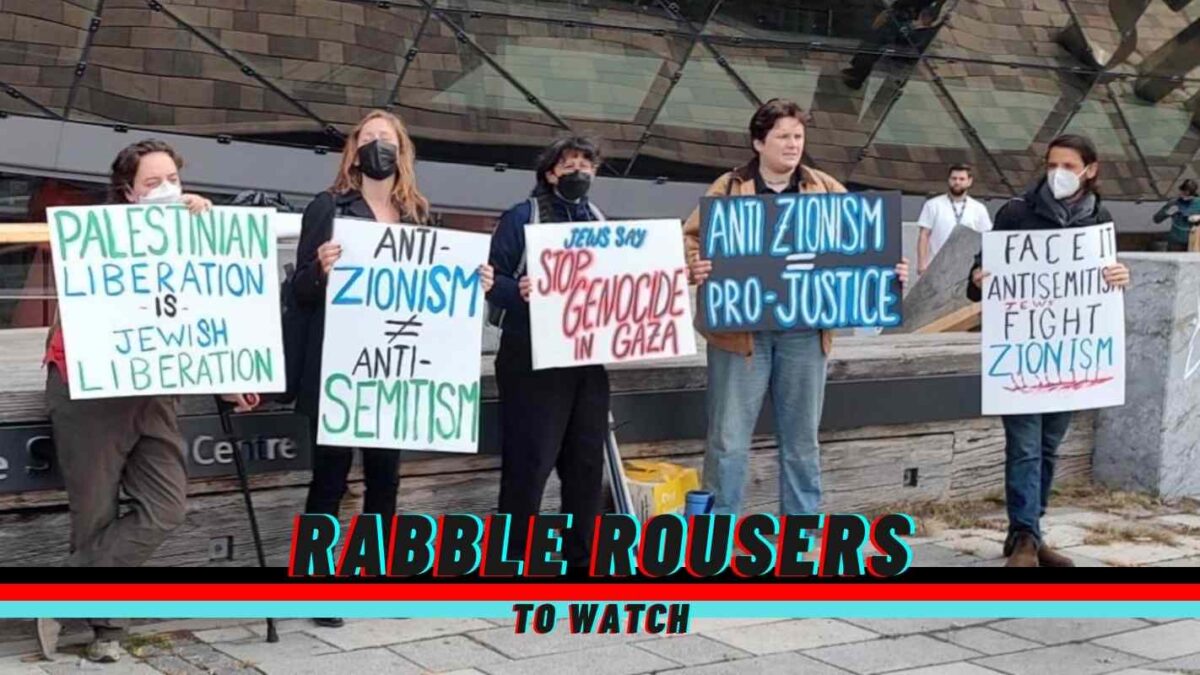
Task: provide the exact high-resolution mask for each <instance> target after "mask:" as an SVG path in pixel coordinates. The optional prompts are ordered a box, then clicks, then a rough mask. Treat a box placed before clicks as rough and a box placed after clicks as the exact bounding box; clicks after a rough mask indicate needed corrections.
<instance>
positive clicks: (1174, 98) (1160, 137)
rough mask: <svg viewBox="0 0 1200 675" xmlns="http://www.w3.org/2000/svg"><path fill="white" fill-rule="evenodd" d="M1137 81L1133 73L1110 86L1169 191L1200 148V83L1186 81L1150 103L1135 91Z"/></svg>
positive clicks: (1162, 186)
mask: <svg viewBox="0 0 1200 675" xmlns="http://www.w3.org/2000/svg"><path fill="white" fill-rule="evenodd" d="M1134 82H1135V80H1134V78H1132V77H1127V78H1121V79H1118V80H1116V81H1114V82H1112V83H1110V84H1109V89H1110V90H1111V91H1112V92H1113V95H1114V96H1115V98H1116V102H1117V106H1118V107H1119V108H1120V109H1121V112H1122V113H1123V114H1124V116H1125V121H1126V123H1127V124H1128V125H1129V129H1130V131H1131V132H1132V134H1133V138H1134V139H1135V140H1136V141H1137V143H1138V147H1139V148H1140V149H1141V151H1142V154H1143V155H1145V157H1146V162H1147V163H1148V164H1149V165H1150V171H1151V174H1152V175H1153V176H1154V181H1155V183H1156V184H1157V186H1158V188H1159V190H1160V191H1161V192H1163V193H1170V192H1172V191H1173V190H1174V187H1173V183H1174V181H1175V178H1176V176H1178V175H1179V172H1180V170H1181V169H1182V168H1183V167H1185V166H1186V165H1187V164H1188V162H1190V161H1191V159H1192V157H1194V156H1195V155H1196V152H1197V151H1198V150H1200V131H1198V130H1197V128H1196V126H1195V115H1196V111H1197V110H1198V109H1200V83H1196V82H1185V83H1183V85H1182V86H1179V87H1177V88H1173V89H1172V90H1171V93H1170V94H1168V95H1167V96H1166V97H1164V98H1163V99H1162V100H1160V101H1159V102H1158V103H1150V102H1148V101H1146V100H1145V99H1143V98H1142V97H1140V96H1138V95H1137V94H1136V93H1135V86H1134Z"/></svg>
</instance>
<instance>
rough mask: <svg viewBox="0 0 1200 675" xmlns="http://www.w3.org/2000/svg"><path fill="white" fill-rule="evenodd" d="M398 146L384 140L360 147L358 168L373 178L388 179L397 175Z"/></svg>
mask: <svg viewBox="0 0 1200 675" xmlns="http://www.w3.org/2000/svg"><path fill="white" fill-rule="evenodd" d="M396 150H397V148H396V146H394V145H392V144H391V143H387V142H384V141H371V142H370V143H367V144H366V145H364V146H362V147H360V148H359V149H358V169H359V171H362V172H363V175H364V176H366V177H367V178H371V179H373V180H386V179H388V178H391V177H392V176H394V175H396Z"/></svg>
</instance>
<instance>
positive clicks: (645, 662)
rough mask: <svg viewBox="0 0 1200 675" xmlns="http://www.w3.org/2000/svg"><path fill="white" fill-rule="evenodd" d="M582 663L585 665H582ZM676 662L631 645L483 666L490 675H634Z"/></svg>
mask: <svg viewBox="0 0 1200 675" xmlns="http://www.w3.org/2000/svg"><path fill="white" fill-rule="evenodd" d="M583 664H586V666H584V665H583ZM675 666H676V664H675V663H672V662H671V661H668V660H666V659H664V658H662V657H660V656H655V655H653V654H650V653H648V652H644V651H642V650H640V649H638V648H637V647H634V646H633V645H612V646H608V647H598V648H596V649H587V650H583V651H577V652H567V653H562V654H548V655H546V656H536V657H534V658H531V659H524V660H521V661H509V662H508V663H500V664H492V665H490V666H483V667H482V669H483V671H484V672H486V673H488V674H489V675H562V673H577V672H581V669H582V672H585V673H587V675H634V673H649V672H658V671H663V670H667V669H669V668H674V667H675Z"/></svg>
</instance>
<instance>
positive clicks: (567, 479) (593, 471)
mask: <svg viewBox="0 0 1200 675" xmlns="http://www.w3.org/2000/svg"><path fill="white" fill-rule="evenodd" d="M599 167H600V150H599V148H598V147H597V146H596V143H595V142H593V141H592V140H590V139H587V138H581V137H569V138H563V139H560V140H558V141H556V142H555V143H554V144H552V145H551V146H550V147H549V148H547V149H546V150H545V151H544V152H543V153H542V155H541V157H540V158H539V159H538V163H537V185H536V186H535V187H534V189H533V193H532V194H531V195H530V197H529V198H528V199H526V200H523V201H521V202H519V203H517V204H516V205H515V206H513V207H512V208H510V209H509V210H508V211H505V212H504V214H503V215H501V216H500V222H499V223H498V224H497V225H496V232H495V234H493V235H492V252H491V256H490V258H491V263H492V265H494V266H495V268H496V286H495V288H494V289H493V290H492V292H491V293H490V294H489V295H488V300H489V301H490V302H492V303H493V305H494V306H495V308H496V309H497V310H498V311H499V312H502V314H501V315H500V316H493V317H492V321H493V322H494V323H499V324H500V326H501V328H503V331H504V332H503V333H502V335H501V338H500V351H499V352H498V353H497V354H496V384H497V385H498V387H499V389H500V424H501V429H502V431H501V439H502V441H501V442H502V449H501V454H502V457H503V460H502V461H503V463H502V465H501V472H500V506H499V511H500V513H507V514H511V516H512V521H511V528H512V529H511V531H510V533H509V549H508V550H509V559H511V560H521V559H523V558H524V557H525V541H526V538H527V535H528V529H529V517H530V516H532V515H534V514H536V513H537V512H538V510H539V507H540V506H541V503H542V493H543V492H544V491H545V489H546V481H547V480H548V479H549V478H550V472H551V471H553V470H557V471H558V479H559V482H560V483H561V485H562V509H561V511H562V513H568V514H571V516H572V526H571V528H570V529H569V530H568V531H567V533H566V535H565V536H564V537H563V557H564V559H565V560H566V561H567V564H568V565H570V566H572V567H582V566H584V565H586V564H587V562H588V559H589V555H590V551H591V540H592V531H593V526H594V524H595V520H596V516H597V515H598V514H599V513H600V506H601V499H602V487H603V483H602V479H603V475H604V441H605V438H606V437H607V435H608V395H609V390H608V373H607V371H605V369H604V366H598V365H589V366H576V367H572V368H551V369H547V370H534V369H533V347H532V343H531V340H530V325H529V295H530V292H531V290H532V286H531V283H530V280H529V277H528V276H527V275H526V274H525V271H526V267H527V264H526V259H525V226H526V225H529V224H537V223H563V222H576V221H596V220H604V216H603V214H602V213H600V210H599V209H597V208H596V207H595V206H594V205H593V204H592V203H591V202H590V201H589V200H588V190H589V189H590V188H591V185H592V179H593V178H595V176H596V171H597V169H599Z"/></svg>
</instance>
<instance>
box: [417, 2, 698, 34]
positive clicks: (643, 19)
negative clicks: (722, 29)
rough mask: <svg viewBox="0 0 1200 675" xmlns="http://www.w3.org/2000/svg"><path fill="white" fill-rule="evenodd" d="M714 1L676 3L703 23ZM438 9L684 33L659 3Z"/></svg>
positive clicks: (498, 4) (515, 4) (689, 16)
mask: <svg viewBox="0 0 1200 675" xmlns="http://www.w3.org/2000/svg"><path fill="white" fill-rule="evenodd" d="M711 3H712V0H676V4H677V6H678V7H679V11H680V13H681V14H682V15H683V16H684V18H686V19H688V20H690V21H703V20H704V17H705V16H707V9H708V6H709V5H710V4H711ZM434 5H435V6H436V7H439V8H444V9H449V10H456V11H467V10H469V11H470V12H473V13H477V14H479V15H498V16H511V17H519V18H529V19H540V20H546V21H570V22H579V23H583V24H595V25H602V26H614V27H618V28H633V27H637V28H638V29H641V30H664V31H682V30H685V28H686V27H684V26H681V25H680V24H679V23H678V22H677V21H676V20H675V19H674V18H672V17H671V15H670V14H669V13H668V12H667V11H666V10H665V9H663V8H662V5H660V4H659V3H658V1H657V0H434Z"/></svg>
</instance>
